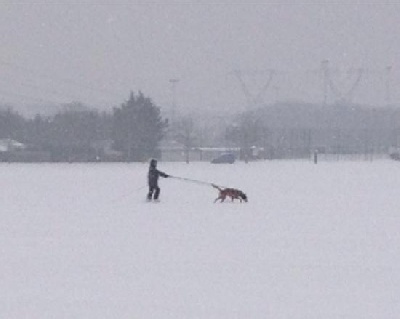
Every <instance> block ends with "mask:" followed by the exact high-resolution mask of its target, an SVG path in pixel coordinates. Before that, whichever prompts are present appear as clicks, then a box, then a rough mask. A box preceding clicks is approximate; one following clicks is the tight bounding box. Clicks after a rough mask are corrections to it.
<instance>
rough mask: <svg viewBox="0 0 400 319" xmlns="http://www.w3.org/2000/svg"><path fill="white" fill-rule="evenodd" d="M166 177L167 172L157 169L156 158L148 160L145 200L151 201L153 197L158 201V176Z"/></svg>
mask: <svg viewBox="0 0 400 319" xmlns="http://www.w3.org/2000/svg"><path fill="white" fill-rule="evenodd" d="M160 176H161V177H164V178H167V177H169V175H168V174H165V173H164V172H161V171H159V170H158V169H157V160H155V159H152V160H151V161H150V167H149V172H148V174H147V182H148V185H149V193H148V194H147V200H148V201H151V200H152V199H154V200H155V201H158V197H159V196H160V187H159V186H158V178H159V177H160Z"/></svg>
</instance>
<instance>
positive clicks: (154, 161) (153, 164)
mask: <svg viewBox="0 0 400 319" xmlns="http://www.w3.org/2000/svg"><path fill="white" fill-rule="evenodd" d="M150 166H151V167H156V166H157V160H156V159H154V158H152V159H151V160H150Z"/></svg>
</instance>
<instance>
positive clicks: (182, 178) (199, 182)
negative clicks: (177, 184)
mask: <svg viewBox="0 0 400 319" xmlns="http://www.w3.org/2000/svg"><path fill="white" fill-rule="evenodd" d="M170 177H172V178H175V179H179V180H181V181H186V182H191V183H195V184H200V185H208V186H213V185H215V184H214V183H210V182H204V181H199V180H197V179H191V178H186V177H178V176H171V175H170Z"/></svg>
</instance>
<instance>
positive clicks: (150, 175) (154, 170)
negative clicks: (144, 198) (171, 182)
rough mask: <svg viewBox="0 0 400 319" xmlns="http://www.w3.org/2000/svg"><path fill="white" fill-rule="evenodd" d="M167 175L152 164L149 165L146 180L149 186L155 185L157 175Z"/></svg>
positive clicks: (156, 184) (156, 183)
mask: <svg viewBox="0 0 400 319" xmlns="http://www.w3.org/2000/svg"><path fill="white" fill-rule="evenodd" d="M160 176H161V177H169V175H168V174H165V173H164V172H161V171H159V170H158V169H157V168H155V167H154V166H150V168H149V173H148V174H147V180H148V183H149V186H150V187H157V186H158V178H159V177H160Z"/></svg>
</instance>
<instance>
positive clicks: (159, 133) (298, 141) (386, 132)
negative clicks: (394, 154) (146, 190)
mask: <svg viewBox="0 0 400 319" xmlns="http://www.w3.org/2000/svg"><path fill="white" fill-rule="evenodd" d="M0 139H3V140H4V139H13V140H17V141H19V142H22V143H24V144H25V145H26V152H32V153H35V154H43V156H44V157H45V159H46V160H48V161H55V162H58V161H146V160H148V159H149V158H151V157H156V158H162V154H161V147H160V146H161V142H167V143H166V144H168V143H169V144H171V145H170V146H168V147H171V149H176V152H178V153H180V154H183V155H182V156H181V160H183V161H186V162H189V161H190V160H191V158H192V157H191V154H193V152H196V151H199V150H200V149H201V148H203V149H204V148H221V147H223V148H225V149H229V148H231V149H239V150H240V157H241V158H242V159H244V160H245V159H260V158H262V159H278V158H299V157H309V156H310V154H312V153H313V152H315V151H316V150H318V152H322V153H331V154H332V153H333V154H364V155H369V154H374V153H385V152H386V151H387V150H388V148H389V147H391V146H395V147H399V146H400V110H399V108H394V107H392V108H371V107H365V106H355V105H329V106H326V105H318V104H305V103H275V104H271V105H263V106H261V107H259V108H256V109H252V110H247V111H243V112H238V113H231V114H228V115H227V114H223V115H221V116H219V115H218V114H217V112H216V113H214V114H210V115H209V116H206V115H205V114H203V113H201V112H200V113H198V114H186V115H182V114H181V115H180V116H177V117H176V118H175V119H174V121H168V119H167V118H164V117H163V116H162V113H161V108H160V107H159V106H158V105H156V104H155V103H154V102H153V101H152V99H151V98H149V97H147V96H145V95H144V94H143V93H141V92H138V93H136V94H135V93H133V92H131V93H130V95H129V97H128V99H127V100H126V101H125V102H123V103H121V105H120V106H119V107H114V108H113V109H112V111H108V112H99V111H97V110H91V109H88V108H85V107H84V106H83V105H81V104H79V103H77V104H72V105H68V107H67V108H65V109H64V110H62V111H60V112H58V113H56V114H55V115H52V116H45V115H39V114H38V115H36V116H35V117H34V118H25V117H23V116H22V115H20V114H18V113H16V112H14V111H12V110H11V109H6V110H3V111H0ZM255 150H256V151H257V152H255ZM0 156H2V154H1V152H0ZM3 156H4V154H3ZM39 158H40V157H39ZM0 160H3V161H4V160H5V158H4V157H0Z"/></svg>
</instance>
